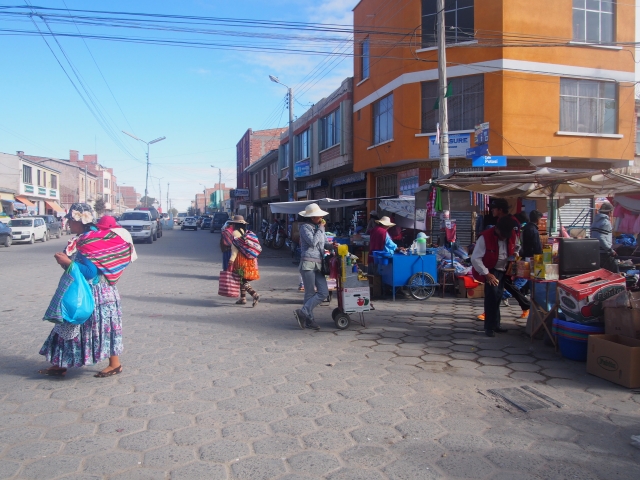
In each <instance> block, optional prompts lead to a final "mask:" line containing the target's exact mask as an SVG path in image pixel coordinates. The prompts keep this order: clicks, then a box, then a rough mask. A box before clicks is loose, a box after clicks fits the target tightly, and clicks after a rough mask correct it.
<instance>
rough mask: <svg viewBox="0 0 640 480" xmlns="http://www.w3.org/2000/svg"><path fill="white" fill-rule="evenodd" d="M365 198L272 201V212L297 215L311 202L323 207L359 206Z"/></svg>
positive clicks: (270, 205)
mask: <svg viewBox="0 0 640 480" xmlns="http://www.w3.org/2000/svg"><path fill="white" fill-rule="evenodd" d="M364 202H365V199H363V198H354V199H345V200H337V199H333V198H320V199H318V200H301V201H298V202H276V203H270V204H269V207H270V208H271V213H286V214H289V215H297V214H298V212H301V211H302V210H304V207H306V206H307V205H309V204H310V203H317V204H318V206H319V207H320V208H322V209H328V208H343V207H357V206H360V205H364Z"/></svg>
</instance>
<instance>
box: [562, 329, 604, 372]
mask: <svg viewBox="0 0 640 480" xmlns="http://www.w3.org/2000/svg"><path fill="white" fill-rule="evenodd" d="M552 331H553V334H554V335H555V336H556V338H557V339H558V346H559V347H560V353H562V356H563V357H565V358H568V359H570V360H576V361H578V362H586V361H587V346H588V341H589V335H596V334H599V333H604V327H603V326H589V325H582V324H580V323H575V322H565V321H564V320H560V319H559V318H554V319H553V330H552Z"/></svg>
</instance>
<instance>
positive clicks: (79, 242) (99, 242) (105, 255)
mask: <svg viewBox="0 0 640 480" xmlns="http://www.w3.org/2000/svg"><path fill="white" fill-rule="evenodd" d="M119 230H123V229H120V228H115V229H109V230H99V231H90V232H87V233H84V234H82V235H80V236H79V237H77V238H75V239H73V240H71V241H70V242H69V245H67V249H66V253H67V255H71V254H73V252H74V251H76V250H77V251H78V252H80V253H82V254H83V255H84V256H85V257H87V258H88V259H89V261H90V262H91V263H93V264H94V265H95V266H96V267H97V268H98V270H99V271H100V273H101V274H102V275H104V277H105V279H106V280H107V282H108V283H109V285H115V284H116V283H117V282H118V280H119V279H120V276H121V275H122V273H123V272H124V269H125V268H126V267H127V266H128V265H129V264H130V263H131V262H133V261H134V260H135V259H136V258H137V256H136V253H135V248H134V247H133V242H132V241H131V242H129V241H127V240H125V238H123V236H126V235H125V234H124V233H126V234H128V232H126V230H125V231H124V233H123V235H122V236H121V235H120V234H119V233H120V232H119Z"/></svg>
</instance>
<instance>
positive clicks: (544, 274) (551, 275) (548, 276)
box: [535, 263, 560, 280]
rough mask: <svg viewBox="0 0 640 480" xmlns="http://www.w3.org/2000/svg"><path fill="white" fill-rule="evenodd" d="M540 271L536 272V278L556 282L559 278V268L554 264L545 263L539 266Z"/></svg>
mask: <svg viewBox="0 0 640 480" xmlns="http://www.w3.org/2000/svg"><path fill="white" fill-rule="evenodd" d="M540 267H541V268H540V270H536V272H535V273H536V278H540V279H543V280H558V279H559V278H560V269H559V268H558V267H559V266H558V265H557V264H554V263H545V264H544V265H541V266H540Z"/></svg>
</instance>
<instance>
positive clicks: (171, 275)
mask: <svg viewBox="0 0 640 480" xmlns="http://www.w3.org/2000/svg"><path fill="white" fill-rule="evenodd" d="M148 275H156V276H158V277H169V278H193V279H196V280H218V279H219V278H218V275H193V274H190V273H158V272H154V273H152V272H150V273H148Z"/></svg>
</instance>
